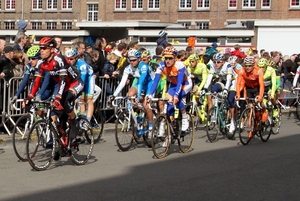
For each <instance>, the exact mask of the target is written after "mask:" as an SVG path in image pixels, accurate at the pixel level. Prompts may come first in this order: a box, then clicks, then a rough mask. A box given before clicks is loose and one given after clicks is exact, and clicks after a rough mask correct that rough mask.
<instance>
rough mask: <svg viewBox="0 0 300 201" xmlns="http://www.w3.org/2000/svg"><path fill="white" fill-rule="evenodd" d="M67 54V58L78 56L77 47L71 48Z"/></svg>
mask: <svg viewBox="0 0 300 201" xmlns="http://www.w3.org/2000/svg"><path fill="white" fill-rule="evenodd" d="M65 55H66V57H67V58H69V57H76V56H77V55H78V52H77V50H76V49H73V48H70V49H68V50H67V51H66V53H65Z"/></svg>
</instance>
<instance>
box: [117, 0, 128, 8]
mask: <svg viewBox="0 0 300 201" xmlns="http://www.w3.org/2000/svg"><path fill="white" fill-rule="evenodd" d="M115 9H116V10H126V0H116V2H115Z"/></svg>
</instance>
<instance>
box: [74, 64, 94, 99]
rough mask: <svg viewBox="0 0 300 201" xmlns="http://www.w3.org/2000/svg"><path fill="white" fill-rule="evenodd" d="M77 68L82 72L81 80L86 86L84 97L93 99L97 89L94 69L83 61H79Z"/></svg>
mask: <svg viewBox="0 0 300 201" xmlns="http://www.w3.org/2000/svg"><path fill="white" fill-rule="evenodd" d="M75 66H76V67H77V69H78V70H79V71H80V75H81V80H82V82H83V84H84V89H83V92H82V95H84V96H89V97H93V94H94V88H95V78H94V71H93V68H92V67H91V66H90V65H88V64H87V63H86V62H85V61H84V60H83V59H77V61H76V63H75Z"/></svg>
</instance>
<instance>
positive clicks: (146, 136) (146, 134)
mask: <svg viewBox="0 0 300 201" xmlns="http://www.w3.org/2000/svg"><path fill="white" fill-rule="evenodd" d="M143 128H144V129H143V132H144V133H143V139H144V143H145V145H146V146H147V147H149V148H151V137H152V133H151V132H150V131H149V129H148V119H147V118H145V119H144V121H143ZM152 130H153V128H152Z"/></svg>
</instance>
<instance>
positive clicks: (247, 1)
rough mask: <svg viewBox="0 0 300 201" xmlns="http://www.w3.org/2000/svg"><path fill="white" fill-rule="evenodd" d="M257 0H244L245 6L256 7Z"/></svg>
mask: <svg viewBox="0 0 300 201" xmlns="http://www.w3.org/2000/svg"><path fill="white" fill-rule="evenodd" d="M255 1H256V0H243V8H255V3H256V2H255Z"/></svg>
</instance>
